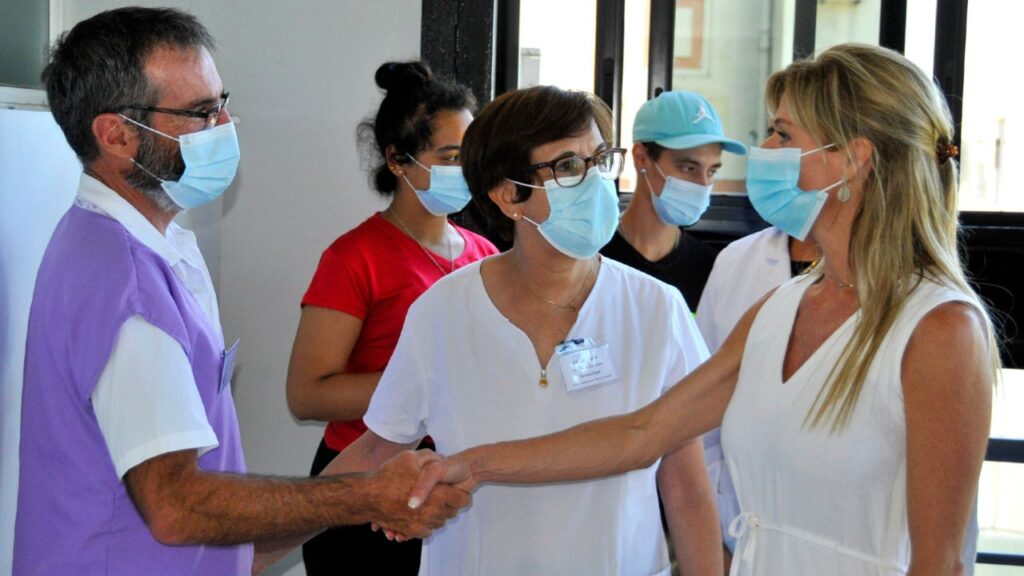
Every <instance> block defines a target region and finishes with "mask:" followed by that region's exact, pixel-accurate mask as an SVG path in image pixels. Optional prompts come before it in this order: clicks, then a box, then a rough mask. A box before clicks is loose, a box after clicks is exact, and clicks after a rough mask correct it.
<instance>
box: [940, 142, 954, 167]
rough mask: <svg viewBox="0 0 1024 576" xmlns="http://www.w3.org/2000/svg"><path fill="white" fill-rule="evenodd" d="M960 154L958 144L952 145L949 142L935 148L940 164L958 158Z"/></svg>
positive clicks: (941, 143)
mask: <svg viewBox="0 0 1024 576" xmlns="http://www.w3.org/2000/svg"><path fill="white" fill-rule="evenodd" d="M959 154H960V148H958V147H957V145H956V144H950V143H949V142H939V143H938V145H937V146H936V147H935V155H936V156H937V157H938V159H939V164H945V163H946V160H949V159H950V158H956V157H957V156H958V155H959Z"/></svg>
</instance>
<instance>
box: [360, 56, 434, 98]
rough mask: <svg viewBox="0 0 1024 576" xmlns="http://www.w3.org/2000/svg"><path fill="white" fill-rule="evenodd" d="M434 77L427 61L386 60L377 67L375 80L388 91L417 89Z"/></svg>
mask: <svg viewBox="0 0 1024 576" xmlns="http://www.w3.org/2000/svg"><path fill="white" fill-rule="evenodd" d="M433 79H434V74H433V73H432V72H431V71H430V66H428V65H427V63H426V62H418V61H414V62H386V63H384V64H381V66H380V68H377V73H376V74H375V75H374V80H375V81H376V82H377V86H380V87H381V88H382V89H384V90H387V91H389V92H390V91H392V90H401V91H408V90H415V89H416V88H419V87H420V86H423V85H424V84H426V83H428V82H430V81H431V80H433Z"/></svg>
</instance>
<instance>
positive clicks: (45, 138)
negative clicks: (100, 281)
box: [0, 110, 82, 574]
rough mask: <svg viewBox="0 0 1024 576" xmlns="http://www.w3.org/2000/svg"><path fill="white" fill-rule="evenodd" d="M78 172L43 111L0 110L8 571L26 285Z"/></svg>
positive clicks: (0, 522) (3, 511) (0, 346)
mask: <svg viewBox="0 0 1024 576" xmlns="http://www.w3.org/2000/svg"><path fill="white" fill-rule="evenodd" d="M43 150H45V151H47V152H46V153H40V151H43ZM81 171H82V165H81V164H79V163H78V159H77V158H75V155H74V153H73V152H71V148H70V147H68V145H67V144H66V141H65V140H64V135H63V134H62V133H61V131H60V128H58V127H57V124H56V122H54V121H53V116H51V115H50V113H49V112H38V111H30V110H0V382H2V384H3V385H2V387H0V574H8V573H10V571H11V554H10V550H11V546H12V545H13V543H14V511H15V509H16V507H17V498H18V492H17V482H18V441H19V437H20V430H21V384H22V374H23V370H22V367H23V365H24V358H25V330H26V329H27V327H28V310H29V304H30V303H31V301H32V289H33V287H34V285H35V277H36V271H37V270H38V269H39V262H40V261H41V260H42V258H43V250H44V249H45V248H46V244H47V242H49V239H50V235H51V234H52V232H53V228H54V226H56V225H57V221H58V220H59V219H60V217H61V215H62V214H64V212H65V211H67V209H68V207H69V206H71V201H72V200H73V199H74V195H75V186H76V185H77V184H78V177H79V174H81Z"/></svg>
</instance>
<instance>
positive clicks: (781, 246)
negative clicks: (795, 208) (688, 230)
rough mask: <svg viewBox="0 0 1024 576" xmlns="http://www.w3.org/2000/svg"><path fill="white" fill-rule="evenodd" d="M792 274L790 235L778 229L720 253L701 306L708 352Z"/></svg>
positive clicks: (700, 319) (699, 321)
mask: <svg viewBox="0 0 1024 576" xmlns="http://www.w3.org/2000/svg"><path fill="white" fill-rule="evenodd" d="M791 274H792V270H791V267H790V261H789V236H788V235H787V234H786V233H785V232H783V231H782V230H779V229H778V228H776V227H774V226H772V227H769V228H765V229H764V230H761V231H760V232H755V233H753V234H750V235H749V236H744V237H743V238H740V239H739V240H736V241H735V242H733V243H731V244H729V245H728V246H726V247H725V248H724V249H723V250H722V251H721V252H719V253H718V257H717V258H715V265H714V267H712V268H711V274H710V275H709V276H708V283H707V284H706V285H705V286H704V294H703V295H702V296H701V298H700V304H699V305H698V306H697V326H698V327H699V328H700V333H701V336H703V337H704V342H705V343H707V345H708V350H710V351H711V352H712V353H714V352H715V351H716V350H718V348H719V347H721V346H722V343H723V342H725V338H726V337H727V336H729V332H731V331H732V329H733V327H734V326H736V323H737V322H739V321H740V318H741V317H742V316H743V313H744V312H746V311H747V310H748V309H749V308H750V307H751V306H753V305H754V303H755V302H757V301H758V299H760V298H761V296H764V295H765V294H767V293H768V291H769V290H771V289H772V288H775V287H776V286H779V285H781V284H782V283H783V282H786V281H787V280H789V278H790V276H791Z"/></svg>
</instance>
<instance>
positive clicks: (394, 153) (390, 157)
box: [384, 144, 405, 176]
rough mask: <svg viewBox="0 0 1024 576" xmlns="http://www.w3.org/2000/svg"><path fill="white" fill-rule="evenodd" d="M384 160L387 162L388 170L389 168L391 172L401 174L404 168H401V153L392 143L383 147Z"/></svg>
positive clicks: (396, 174)
mask: <svg viewBox="0 0 1024 576" xmlns="http://www.w3.org/2000/svg"><path fill="white" fill-rule="evenodd" d="M384 160H385V161H386V162H387V163H388V170H391V173H392V174H394V175H395V176H401V175H402V173H403V172H404V171H405V169H404V168H402V164H403V162H401V160H402V158H401V155H400V154H399V153H398V148H395V145H394V144H388V145H387V147H386V148H384Z"/></svg>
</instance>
